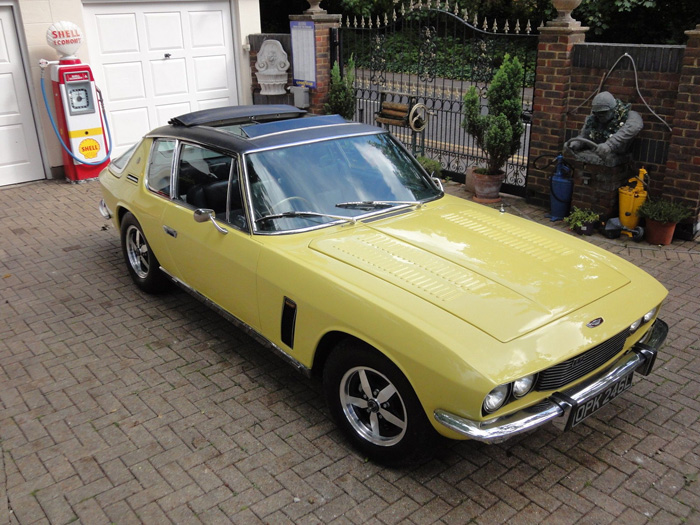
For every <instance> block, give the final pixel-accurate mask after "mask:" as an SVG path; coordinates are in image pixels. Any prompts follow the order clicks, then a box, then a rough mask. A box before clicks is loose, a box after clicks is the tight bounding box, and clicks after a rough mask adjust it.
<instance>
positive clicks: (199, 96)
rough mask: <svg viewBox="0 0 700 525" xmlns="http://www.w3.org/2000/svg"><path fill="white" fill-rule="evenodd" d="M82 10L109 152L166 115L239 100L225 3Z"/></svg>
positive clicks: (102, 5) (117, 151)
mask: <svg viewBox="0 0 700 525" xmlns="http://www.w3.org/2000/svg"><path fill="white" fill-rule="evenodd" d="M85 10H86V11H85V15H86V16H85V24H86V28H85V29H86V36H87V42H88V45H89V46H90V60H91V66H92V67H93V70H94V74H95V80H96V82H97V85H98V87H99V88H101V89H102V93H103V95H104V99H105V104H106V106H107V107H106V109H107V113H108V116H109V122H110V124H111V127H112V142H113V144H114V146H113V151H112V157H114V156H116V155H118V154H120V153H121V152H123V151H124V150H125V149H127V148H128V147H129V146H130V145H131V144H133V143H134V142H136V141H137V140H139V139H140V138H141V137H142V136H143V135H144V134H145V133H146V132H148V131H150V130H151V129H153V128H155V127H157V126H160V125H163V124H166V123H167V121H168V120H169V119H170V118H171V117H174V116H176V115H181V114H183V113H188V112H190V111H196V110H200V109H209V108H214V107H220V106H226V105H235V104H237V103H238V87H237V85H236V69H235V62H234V54H233V38H232V30H231V14H230V6H229V3H228V1H210V2H177V1H174V2H168V3H164V2H130V3H114V4H111V3H110V4H105V3H98V4H86V5H85Z"/></svg>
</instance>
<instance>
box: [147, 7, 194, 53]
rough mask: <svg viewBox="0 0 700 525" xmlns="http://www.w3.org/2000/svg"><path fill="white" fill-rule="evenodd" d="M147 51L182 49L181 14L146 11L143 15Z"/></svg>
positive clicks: (182, 30)
mask: <svg viewBox="0 0 700 525" xmlns="http://www.w3.org/2000/svg"><path fill="white" fill-rule="evenodd" d="M144 21H145V24H146V34H147V42H148V50H149V51H168V52H170V51H173V50H177V49H184V47H185V46H184V44H183V41H182V35H183V33H184V29H183V27H182V16H181V14H180V13H179V12H176V13H146V14H145V15H144Z"/></svg>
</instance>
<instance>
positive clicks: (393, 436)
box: [323, 340, 437, 465]
mask: <svg viewBox="0 0 700 525" xmlns="http://www.w3.org/2000/svg"><path fill="white" fill-rule="evenodd" d="M323 387H324V392H325V396H326V401H327V402H328V407H329V409H330V412H331V415H332V416H333V419H335V421H336V423H337V424H338V427H339V428H340V429H341V430H342V431H343V433H344V434H345V435H346V437H347V438H348V439H349V440H350V442H351V443H352V444H353V445H354V446H355V448H357V449H358V450H360V451H361V452H362V453H363V454H365V455H366V456H367V457H368V458H370V459H371V460H373V461H376V462H378V463H384V464H388V465H396V464H401V463H410V462H414V461H417V460H420V459H424V458H426V457H429V456H430V454H431V453H432V451H433V446H434V441H435V438H436V437H437V433H436V432H435V430H434V429H433V427H432V426H431V425H430V422H429V421H428V418H427V417H426V415H425V411H424V410H423V407H422V406H421V404H420V402H419V401H418V397H417V396H416V394H415V392H414V391H413V388H412V387H411V385H410V383H409V382H408V380H407V379H406V378H405V376H404V375H403V374H402V373H401V371H400V370H399V369H398V367H397V366H396V365H394V364H393V363H392V362H391V361H390V360H389V359H387V358H386V357H384V356H383V355H381V354H380V353H379V352H377V351H375V350H374V349H372V348H371V347H368V346H367V345H364V344H362V343H360V342H357V341H354V340H345V341H343V342H342V343H340V344H339V345H338V346H337V347H336V349H335V350H334V351H333V353H332V354H331V355H330V356H329V357H328V361H327V362H326V366H325V368H324V370H323Z"/></svg>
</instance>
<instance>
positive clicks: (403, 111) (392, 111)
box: [374, 93, 411, 127]
mask: <svg viewBox="0 0 700 525" xmlns="http://www.w3.org/2000/svg"><path fill="white" fill-rule="evenodd" d="M410 111H411V105H410V104H402V103H400V102H388V101H387V100H385V94H384V93H382V101H381V104H380V106H379V111H378V112H377V114H376V115H375V117H374V119H375V120H376V121H377V122H379V123H380V124H389V125H392V126H401V127H406V126H408V114H409V112H410Z"/></svg>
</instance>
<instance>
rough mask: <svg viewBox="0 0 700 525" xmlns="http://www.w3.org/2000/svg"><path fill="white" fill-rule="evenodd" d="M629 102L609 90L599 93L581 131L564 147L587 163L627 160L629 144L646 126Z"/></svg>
mask: <svg viewBox="0 0 700 525" xmlns="http://www.w3.org/2000/svg"><path fill="white" fill-rule="evenodd" d="M630 106H631V104H624V103H622V101H620V100H619V99H616V98H615V97H614V96H612V95H611V94H610V93H609V92H607V91H602V92H600V93H598V94H597V95H596V96H595V97H594V98H593V106H592V108H591V114H590V115H589V116H588V118H586V122H585V123H584V125H583V129H582V130H581V133H580V134H579V135H578V136H576V137H574V138H572V139H570V140H569V141H567V142H566V144H565V145H564V151H565V152H566V153H568V154H570V155H573V157H574V158H575V159H576V160H579V161H581V162H584V163H587V164H599V165H603V166H609V167H612V166H618V165H620V164H625V163H626V162H628V160H629V154H628V152H629V148H630V145H631V144H632V141H633V140H634V138H635V137H636V136H637V135H638V134H639V132H640V131H641V130H642V128H643V127H644V122H643V121H642V117H641V116H640V115H639V113H637V112H636V111H632V110H631V109H630Z"/></svg>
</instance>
